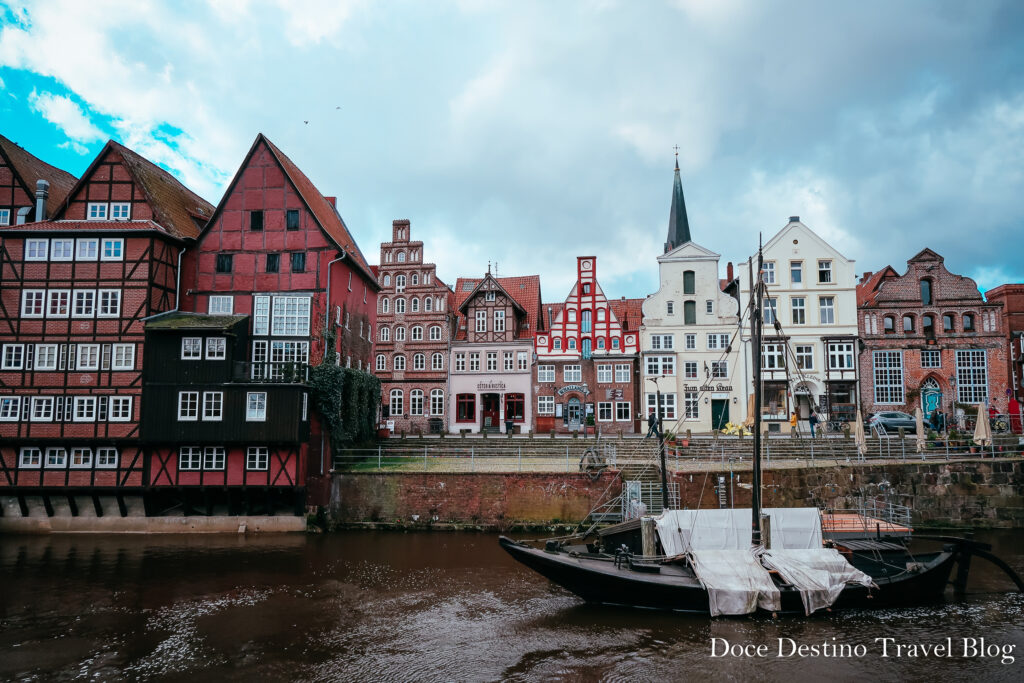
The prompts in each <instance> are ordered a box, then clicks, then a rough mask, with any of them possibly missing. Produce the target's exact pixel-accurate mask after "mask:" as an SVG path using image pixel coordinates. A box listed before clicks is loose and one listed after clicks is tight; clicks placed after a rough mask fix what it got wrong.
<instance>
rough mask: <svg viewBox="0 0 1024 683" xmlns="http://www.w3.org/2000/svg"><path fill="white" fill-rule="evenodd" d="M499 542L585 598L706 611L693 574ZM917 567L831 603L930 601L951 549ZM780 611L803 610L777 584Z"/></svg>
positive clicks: (941, 583) (949, 564)
mask: <svg viewBox="0 0 1024 683" xmlns="http://www.w3.org/2000/svg"><path fill="white" fill-rule="evenodd" d="M499 543H500V544H501V547H502V548H504V549H505V550H506V552H508V553H509V554H510V555H511V556H512V557H513V558H515V559H516V560H517V561H518V562H520V563H521V564H523V565H525V566H527V567H529V568H530V569H532V570H534V571H536V572H537V573H538V574H541V575H542V576H544V577H546V578H547V579H549V580H551V581H552V582H554V583H556V584H558V585H559V586H562V587H563V588H565V589H567V590H569V591H571V592H572V593H575V594H576V595H577V596H579V597H580V598H582V599H584V600H586V601H587V602H592V603H600V604H606V605H622V606H627V607H641V608H648V609H660V610H677V611H683V612H697V613H704V614H709V613H710V606H709V603H708V594H707V591H706V590H705V589H704V587H703V586H702V585H701V583H700V582H699V581H698V580H697V579H696V578H695V577H692V576H686V575H682V574H669V575H666V574H664V573H649V572H642V571H636V570H633V569H630V568H629V567H628V566H626V565H625V564H623V565H622V566H621V567H619V568H617V567H616V565H615V563H614V562H613V561H610V560H598V559H587V558H580V557H573V556H571V555H570V554H568V553H565V552H560V551H558V552H556V551H548V550H539V549H537V548H532V547H529V546H525V545H522V544H520V543H517V542H516V541H513V540H512V539H509V538H506V537H504V536H502V537H500V538H499ZM915 561H916V562H917V563H918V564H919V565H920V567H921V568H920V570H918V571H914V572H909V571H904V572H901V573H899V574H896V575H894V576H880V577H877V578H875V577H873V578H875V582H876V583H877V584H878V587H877V588H872V589H870V590H869V589H868V588H865V587H864V586H858V585H849V586H847V587H846V588H844V589H843V592H842V593H841V594H840V596H839V598H838V600H837V601H836V603H835V605H833V607H834V608H838V609H851V608H862V609H863V608H867V609H872V608H880V607H892V606H907V605H921V604H929V603H933V602H936V601H939V600H941V599H942V596H943V592H944V591H945V588H946V584H947V583H948V582H949V575H950V572H951V571H952V569H953V564H954V563H955V561H956V553H955V552H949V551H942V552H937V553H929V554H927V555H919V556H916V557H915ZM780 597H781V605H782V612H784V613H799V614H803V613H804V606H803V602H802V600H801V599H800V593H799V591H796V590H794V589H786V588H783V589H781V590H780Z"/></svg>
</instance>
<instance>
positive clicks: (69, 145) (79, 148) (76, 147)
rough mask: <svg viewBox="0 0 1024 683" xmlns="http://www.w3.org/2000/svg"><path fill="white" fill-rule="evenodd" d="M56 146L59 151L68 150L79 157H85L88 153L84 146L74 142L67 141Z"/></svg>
mask: <svg viewBox="0 0 1024 683" xmlns="http://www.w3.org/2000/svg"><path fill="white" fill-rule="evenodd" d="M57 146H58V147H60V148H61V149H70V150H72V151H73V152H75V154H78V155H80V156H85V155H86V154H88V153H89V148H88V147H86V146H85V145H82V144H79V143H77V142H75V141H74V140H68V141H67V142H62V143H60V144H59V145H57Z"/></svg>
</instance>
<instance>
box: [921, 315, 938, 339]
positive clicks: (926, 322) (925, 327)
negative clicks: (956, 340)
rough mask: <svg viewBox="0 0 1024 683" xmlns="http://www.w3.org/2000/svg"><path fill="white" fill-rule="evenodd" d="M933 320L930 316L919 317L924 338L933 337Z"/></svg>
mask: <svg viewBox="0 0 1024 683" xmlns="http://www.w3.org/2000/svg"><path fill="white" fill-rule="evenodd" d="M934 320H935V319H934V318H932V316H931V315H930V314H926V315H922V316H921V332H923V333H924V336H925V337H929V338H933V337H935V322H934Z"/></svg>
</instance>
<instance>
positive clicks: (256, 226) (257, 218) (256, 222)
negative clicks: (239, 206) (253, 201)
mask: <svg viewBox="0 0 1024 683" xmlns="http://www.w3.org/2000/svg"><path fill="white" fill-rule="evenodd" d="M249 229H250V230H254V231H260V230H263V211H260V210H257V211H250V212H249Z"/></svg>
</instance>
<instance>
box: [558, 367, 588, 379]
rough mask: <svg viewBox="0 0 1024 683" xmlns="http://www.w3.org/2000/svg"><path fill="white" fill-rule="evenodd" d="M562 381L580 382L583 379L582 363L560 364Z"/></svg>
mask: <svg viewBox="0 0 1024 683" xmlns="http://www.w3.org/2000/svg"><path fill="white" fill-rule="evenodd" d="M562 381H563V382H582V381H583V366H582V365H563V366H562Z"/></svg>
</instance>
